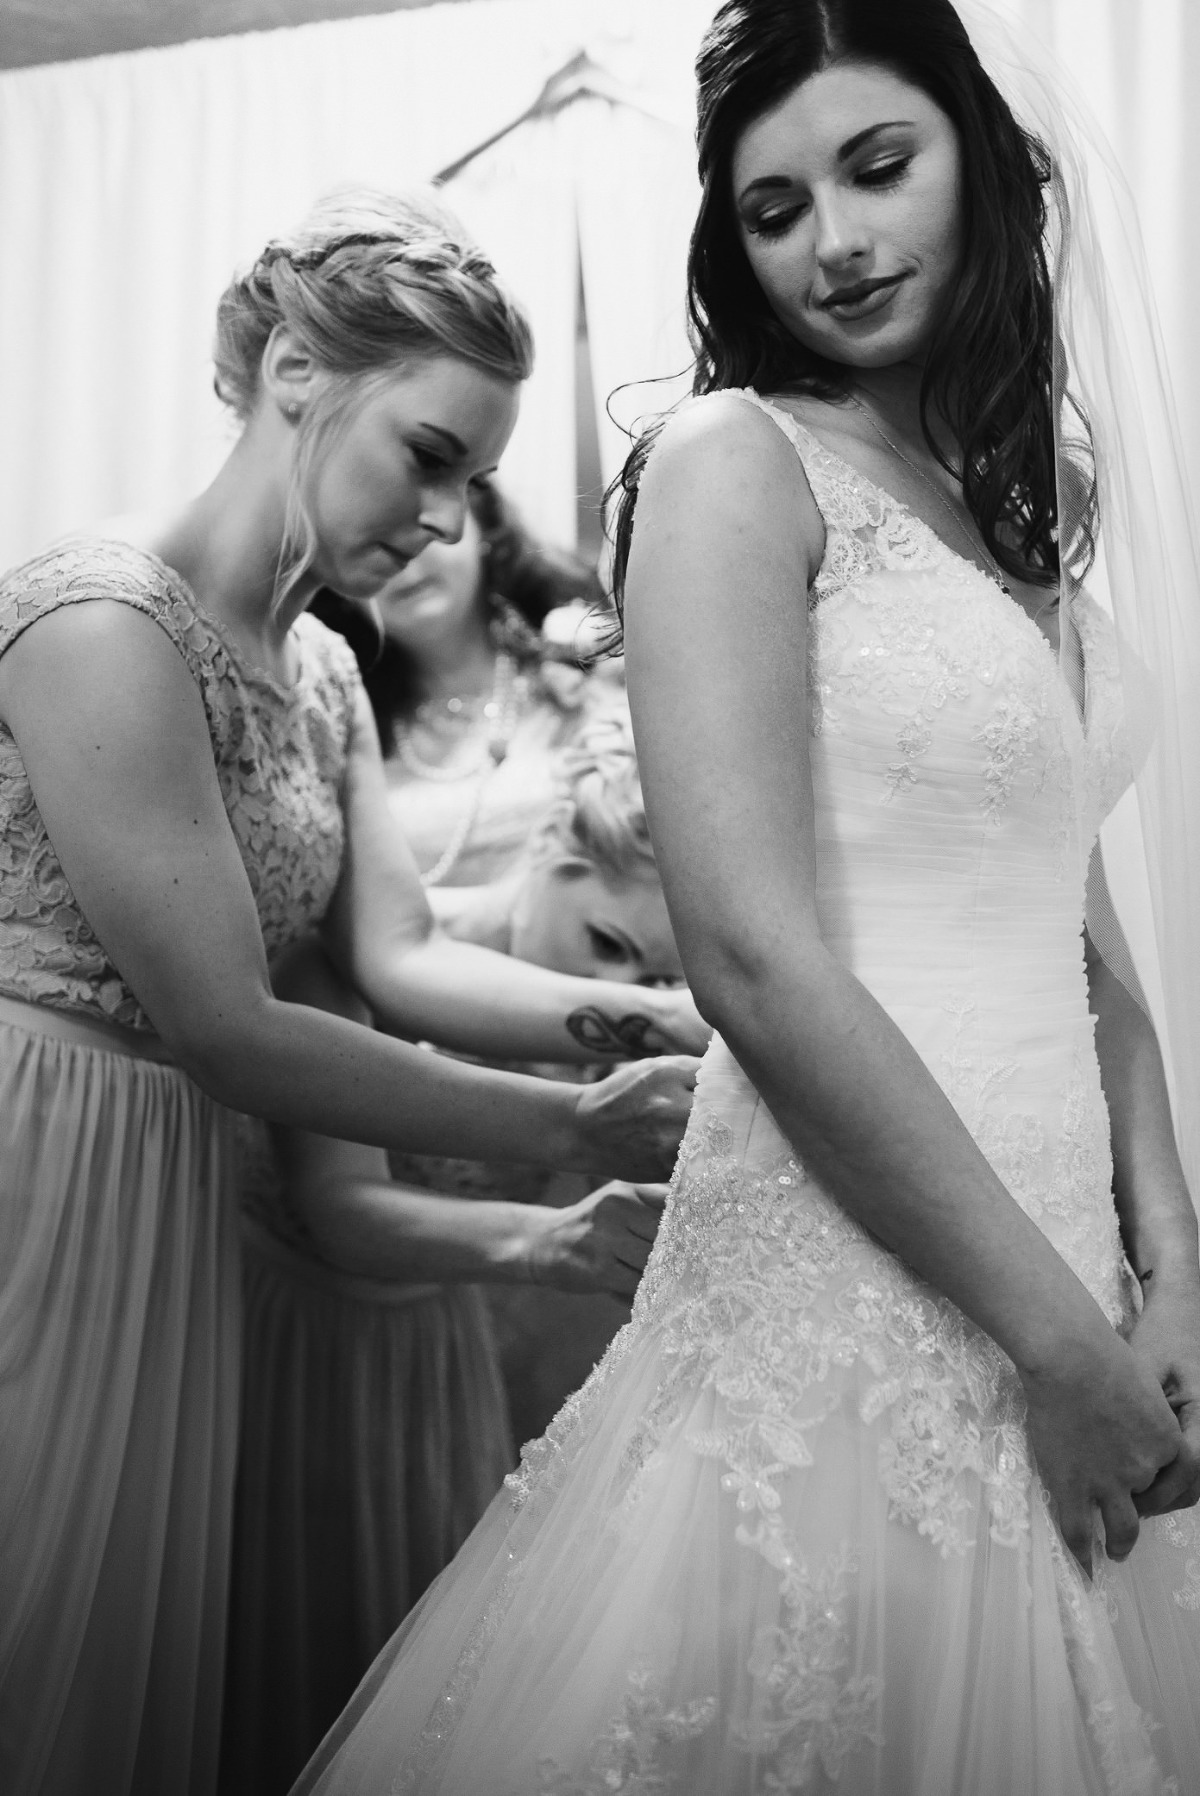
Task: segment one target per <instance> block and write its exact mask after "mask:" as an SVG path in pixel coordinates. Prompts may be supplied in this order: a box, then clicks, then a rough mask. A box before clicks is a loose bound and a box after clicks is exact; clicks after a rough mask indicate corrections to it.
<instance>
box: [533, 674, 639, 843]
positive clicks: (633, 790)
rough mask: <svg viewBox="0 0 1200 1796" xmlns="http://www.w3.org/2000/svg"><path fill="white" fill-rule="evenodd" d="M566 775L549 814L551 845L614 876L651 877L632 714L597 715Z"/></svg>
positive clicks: (570, 759)
mask: <svg viewBox="0 0 1200 1796" xmlns="http://www.w3.org/2000/svg"><path fill="white" fill-rule="evenodd" d="M563 771H564V780H565V786H566V790H565V792H564V794H563V796H562V798H561V799H560V800H559V801H558V803H557V805H556V806H555V808H554V810H553V812H552V813H551V817H550V819H549V824H548V828H547V832H546V843H547V846H548V847H550V848H551V849H552V850H558V851H560V852H566V853H568V854H577V855H579V856H580V857H581V858H582V859H583V860H586V861H590V862H591V863H592V864H593V866H595V867H596V868H597V869H598V871H599V872H601V873H603V874H608V875H609V876H610V877H615V878H619V879H627V878H637V877H641V878H643V879H646V878H650V877H652V876H653V875H654V873H655V864H654V850H653V848H652V847H651V844H650V830H649V826H648V825H647V823H646V807H645V804H644V802H643V799H642V786H641V780H640V779H639V777H638V764H637V753H636V750H635V749H634V745H633V730H632V727H631V725H630V721H629V715H628V712H626V711H625V710H624V709H618V708H614V709H612V710H606V711H603V712H600V713H599V714H598V715H597V716H595V717H594V718H593V719H592V720H591V721H590V722H589V723H588V724H587V725H586V727H585V728H584V729H583V730H582V731H581V733H580V735H579V737H578V739H577V740H576V742H575V744H574V746H573V748H572V749H571V751H570V753H569V754H568V756H567V758H566V762H565V765H564V770H563Z"/></svg>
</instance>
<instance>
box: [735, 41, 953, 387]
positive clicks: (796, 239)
mask: <svg viewBox="0 0 1200 1796" xmlns="http://www.w3.org/2000/svg"><path fill="white" fill-rule="evenodd" d="M960 160H961V159H960V151H959V143H958V135H957V133H956V131H955V129H954V126H953V125H952V124H951V122H950V120H949V119H948V118H947V117H946V114H945V113H944V112H942V110H941V109H940V107H938V106H936V105H935V104H934V102H933V101H932V100H931V99H930V98H929V97H928V95H927V94H924V93H923V92H922V91H921V90H920V88H916V87H913V86H911V85H910V84H909V83H908V82H907V81H903V80H901V78H900V77H899V76H898V75H895V74H893V73H892V71H891V70H890V69H887V68H884V67H882V66H881V65H878V64H874V63H835V64H834V65H833V66H832V67H831V68H828V69H825V70H823V71H822V72H821V73H820V74H818V75H813V76H812V77H810V79H809V80H807V81H804V82H802V83H801V84H800V86H799V87H797V88H794V89H793V91H792V92H791V93H790V94H789V95H788V96H787V98H786V99H784V100H782V101H781V102H780V103H779V104H778V105H777V106H775V107H773V108H772V109H771V110H770V111H769V112H766V113H764V114H763V115H762V116H761V117H760V118H758V119H756V120H755V121H754V122H753V124H751V125H749V126H747V128H746V130H745V131H744V132H743V134H742V136H741V138H740V139H739V141H738V144H737V148H736V150H735V151H734V156H733V162H732V171H731V172H732V179H733V197H734V205H735V209H736V215H737V219H738V223H739V226H740V230H741V236H742V242H743V244H744V246H745V250H746V255H747V257H748V258H749V261H750V266H751V268H752V269H753V271H754V273H755V275H756V277H757V279H758V281H759V284H760V285H761V287H762V289H763V292H764V293H765V294H766V296H767V299H768V300H769V301H770V304H771V308H772V310H773V311H774V312H775V313H776V315H777V316H778V318H779V319H780V320H781V322H782V323H783V324H785V325H786V326H787V328H788V330H789V331H791V333H792V334H793V336H795V337H796V338H797V339H798V341H799V342H801V343H803V344H804V346H805V347H806V348H808V349H811V350H813V351H814V352H815V353H816V354H818V355H821V356H824V357H826V358H827V359H828V360H830V361H835V362H841V363H845V364H847V365H848V366H850V367H852V368H880V367H887V366H889V365H891V364H892V363H896V362H904V361H910V360H917V361H919V360H920V358H921V356H922V354H923V352H924V349H925V347H926V345H927V343H928V340H929V336H930V333H931V330H932V327H933V324H934V322H935V320H936V318H937V315H938V312H939V310H940V308H941V307H942V305H943V304H944V302H945V299H946V297H947V294H948V292H949V291H950V289H951V288H952V287H953V284H954V282H955V280H956V279H957V277H958V270H959V263H960V247H961V226H960V220H961V209H962V208H961V197H960V193H961V180H960Z"/></svg>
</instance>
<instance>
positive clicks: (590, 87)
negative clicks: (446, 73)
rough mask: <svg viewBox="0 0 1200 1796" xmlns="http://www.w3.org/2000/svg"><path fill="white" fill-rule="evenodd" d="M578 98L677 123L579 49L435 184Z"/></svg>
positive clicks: (444, 170) (438, 184)
mask: <svg viewBox="0 0 1200 1796" xmlns="http://www.w3.org/2000/svg"><path fill="white" fill-rule="evenodd" d="M577 100H607V101H608V102H609V104H610V105H613V106H625V107H628V108H629V109H630V110H631V111H633V112H640V113H642V114H643V116H644V117H646V118H651V119H654V120H655V122H656V123H657V124H663V125H672V124H673V123H674V121H673V120H671V119H668V118H667V117H666V116H665V115H664V114H662V113H658V112H655V111H654V109H653V108H652V107H650V106H646V105H645V104H644V103H643V102H642V100H640V99H639V98H638V97H637V96H636V95H635V94H634V93H633V92H632V91H631V90H630V89H629V88H627V87H624V86H623V85H622V84H621V82H619V81H618V80H617V79H616V77H615V76H613V75H610V74H609V72H608V70H607V69H605V68H602V67H601V66H600V64H599V63H598V62H595V61H593V59H592V58H591V56H589V54H588V52H587V51H586V50H578V51H576V53H575V55H574V56H571V57H569V58H568V59H567V61H566V62H564V63H563V65H562V67H561V68H560V69H556V70H555V72H554V74H553V75H551V76H550V78H549V80H548V81H546V83H545V84H544V86H543V87H542V91H541V92H540V93H539V94H538V96H537V98H536V100H534V101H533V103H532V105H529V106H527V107H526V108H525V110H524V112H521V113H518V115H517V117H516V118H514V119H511V120H510V121H509V123H508V124H507V125H502V126H501V127H500V129H499V130H498V131H493V132H492V134H491V136H490V137H485V138H484V140H483V142H482V143H477V144H476V145H475V146H474V148H473V149H470V150H467V152H466V153H465V155H462V156H459V157H458V158H457V160H456V161H454V162H451V163H448V164H447V166H446V167H445V168H442V169H439V170H438V172H437V174H436V175H434V176H433V178H432V183H431V184H432V185H433V186H434V187H443V186H444V185H445V184H446V182H447V181H452V180H453V179H454V177H455V175H458V174H461V173H462V171H463V169H464V168H466V167H468V166H469V164H470V163H472V162H474V161H475V160H476V158H477V157H479V156H482V155H483V154H484V152H485V151H487V150H490V149H491V148H492V147H493V146H494V145H495V144H498V143H500V142H501V141H502V140H503V139H504V138H506V137H510V136H511V135H512V133H513V132H514V131H519V130H520V128H521V126H522V125H527V124H530V123H531V122H532V121H533V120H534V119H541V118H553V117H554V116H555V115H556V114H557V113H559V112H562V111H564V110H565V109H566V108H567V107H568V106H573V105H574V104H575V102H576V101H577Z"/></svg>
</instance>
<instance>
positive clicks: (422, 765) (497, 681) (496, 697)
mask: <svg viewBox="0 0 1200 1796" xmlns="http://www.w3.org/2000/svg"><path fill="white" fill-rule="evenodd" d="M524 685H525V682H524V681H523V680H522V679H521V678H520V676H519V675H518V674H517V667H516V662H515V661H514V660H513V658H512V656H511V655H510V654H508V653H507V652H506V651H505V650H504V649H501V650H500V651H499V653H498V654H497V656H496V667H495V673H494V675H493V677H492V692H491V697H490V698H489V699H488V700H487V701H486V703H485V704H484V706H483V709H482V710H481V712H480V713H479V718H478V722H479V723H482V724H483V725H484V726H485V727H484V728H483V729H482V730H477V729H473V730H472V739H474V740H475V741H476V743H477V752H476V754H475V755H474V756H472V757H471V758H470V759H469V760H467V761H463V760H461V759H459V760H455V761H453V762H452V763H451V764H450V765H449V766H447V765H446V764H445V763H442V762H437V761H427V760H425V758H424V756H423V755H420V754H418V753H417V750H416V749H415V748H414V747H413V744H412V735H411V726H410V729H409V730H406V731H405V732H404V734H403V735H402V736H401V737H400V738H399V740H398V742H397V744H396V748H397V753H398V755H399V758H400V761H401V764H402V765H403V766H404V767H405V768H406V769H407V770H408V772H409V773H412V774H414V775H415V776H416V777H417V778H418V779H423V780H433V781H439V782H443V783H445V784H451V783H455V784H457V783H458V782H460V781H462V780H465V779H471V778H472V777H473V778H474V780H475V788H474V790H473V792H472V793H471V799H470V803H469V804H468V805H467V808H466V810H465V811H464V812H463V814H462V816H461V817H460V818H459V821H458V823H457V825H456V826H455V829H454V832H453V834H452V835H451V837H450V840H449V841H448V842H447V843H446V846H445V848H443V850H442V852H441V854H439V856H438V858H437V860H436V861H435V862H434V863H433V865H432V867H428V868H427V869H426V870H425V872H424V873H422V875H421V884H422V885H423V886H436V885H440V884H441V883H442V881H443V880H444V879H445V878H446V875H447V874H448V873H449V872H450V870H451V868H452V867H453V866H454V865H455V863H456V862H457V861H458V858H459V856H460V855H461V854H462V851H463V849H464V848H465V847H466V845H467V843H468V841H469V840H470V838H471V832H472V831H473V830H474V828H475V825H476V823H477V822H478V821H479V813H480V810H481V809H482V806H483V795H484V793H485V791H486V790H487V785H488V781H489V779H490V777H491V775H492V774H493V773H494V772H495V771H496V769H497V768H498V767H499V766H500V765H501V764H502V763H503V762H504V761H505V759H506V758H507V756H508V750H509V744H510V743H511V741H512V736H513V731H514V730H515V728H516V724H517V718H518V716H519V714H520V709H521V702H522V699H523V696H524ZM444 704H445V709H446V710H447V712H448V713H449V715H450V716H451V717H458V716H461V715H462V713H463V711H464V709H465V706H466V701H465V700H464V699H462V698H451V699H446V700H445V701H444ZM432 715H436V713H435V712H432V711H431V709H430V708H429V707H428V706H426V705H422V706H421V707H420V708H419V710H418V711H417V713H416V716H415V717H414V719H413V722H414V723H415V722H417V721H418V720H419V721H422V722H424V721H426V719H428V718H430V717H431V716H432ZM472 721H473V723H474V721H475V720H474V719H473V720H472Z"/></svg>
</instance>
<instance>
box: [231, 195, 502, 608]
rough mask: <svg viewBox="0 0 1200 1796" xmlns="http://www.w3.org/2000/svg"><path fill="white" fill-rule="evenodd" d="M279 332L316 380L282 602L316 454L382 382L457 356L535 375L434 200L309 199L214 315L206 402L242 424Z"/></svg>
mask: <svg viewBox="0 0 1200 1796" xmlns="http://www.w3.org/2000/svg"><path fill="white" fill-rule="evenodd" d="M279 325H285V326H286V327H287V329H288V330H289V331H290V332H291V333H292V335H293V337H294V338H295V340H296V342H297V343H298V344H300V345H301V346H302V347H303V348H304V349H306V350H307V351H308V353H309V354H310V355H311V356H312V357H313V360H314V361H315V362H316V363H317V365H318V366H319V367H320V368H322V369H323V370H325V371H326V373H327V375H328V379H327V380H326V381H325V382H324V383H323V385H322V387H321V389H320V391H319V393H318V394H317V396H316V398H315V400H314V401H313V403H312V404H310V405H309V406H308V407H307V408H306V410H305V412H304V414H303V416H302V418H301V420H300V423H299V426H298V430H299V440H298V443H297V453H296V459H295V467H294V473H293V479H292V487H291V491H290V493H289V501H288V514H287V522H286V526H285V534H284V546H283V553H282V556H281V572H280V580H279V588H280V592H281V593H282V592H286V591H287V590H288V589H289V588H290V587H291V586H293V585H294V584H295V582H296V581H297V580H298V579H299V578H300V575H301V574H302V573H303V572H304V570H305V569H306V568H307V567H308V566H309V565H310V563H311V561H312V558H313V555H314V553H315V550H316V542H315V537H314V533H313V528H312V524H311V521H310V520H309V517H308V514H307V511H306V509H305V505H304V492H305V489H306V486H307V483H308V479H309V476H310V474H311V470H312V468H313V465H314V461H315V459H316V456H317V453H318V450H319V449H320V448H321V447H322V446H327V445H328V444H329V442H330V441H331V439H332V437H333V435H334V433H335V432H336V429H337V427H338V425H339V424H340V423H343V422H344V421H345V420H346V419H347V417H348V416H349V415H350V414H351V413H352V412H353V410H354V407H355V405H356V404H357V403H360V402H361V400H362V399H363V398H364V397H366V395H367V393H368V392H369V391H371V390H373V388H374V386H375V385H376V384H377V383H379V382H383V381H386V380H388V379H390V378H393V377H394V376H395V375H396V374H397V373H398V372H400V371H401V370H402V369H403V368H404V367H405V366H406V365H407V364H409V363H411V362H412V361H413V360H414V359H419V358H428V357H433V356H447V355H448V356H454V357H455V358H457V359H458V360H459V361H463V362H467V363H470V364H471V365H472V366H473V367H476V368H479V369H482V370H483V372H484V373H486V374H490V375H492V376H494V377H496V378H497V379H500V380H505V381H512V382H514V383H515V382H518V381H522V380H525V379H527V378H528V376H529V374H530V372H531V371H532V368H533V338H532V335H531V333H530V329H529V324H528V321H527V320H526V318H525V315H524V313H523V312H522V310H521V308H520V306H519V305H518V304H517V302H516V300H515V299H514V298H513V297H512V295H511V294H510V293H509V292H508V290H507V289H506V287H505V286H504V284H503V282H502V281H501V280H500V278H499V276H498V275H497V273H496V271H495V269H494V268H493V266H492V264H491V262H489V261H488V259H487V257H486V256H485V255H484V253H483V251H482V250H481V249H480V248H479V246H478V245H477V244H476V243H475V242H474V240H473V239H472V238H471V237H470V235H469V234H468V233H467V231H466V230H465V228H464V227H463V225H462V224H460V222H459V220H458V219H457V218H456V217H455V215H454V214H453V213H452V212H451V211H450V210H449V208H448V207H446V206H444V205H443V204H442V203H441V201H440V200H437V199H435V198H434V197H433V196H432V195H429V194H425V193H406V194H388V193H382V192H377V191H375V190H373V189H370V188H355V189H347V190H344V191H341V192H338V193H334V194H331V195H330V196H329V197H328V198H326V199H324V200H322V201H320V202H319V203H318V204H317V206H316V207H315V208H314V209H313V211H312V212H311V213H310V214H309V216H308V217H307V218H306V219H305V220H304V222H303V223H302V224H301V225H300V227H299V228H298V229H297V230H296V231H295V232H294V233H293V234H292V235H291V236H289V237H279V238H275V239H273V240H272V242H270V243H268V244H267V246H266V248H265V249H264V250H263V251H262V253H261V254H260V255H259V257H258V258H257V260H256V261H255V262H254V264H253V265H252V267H250V268H249V269H247V270H246V272H245V273H244V274H242V275H240V276H238V277H237V278H236V279H235V280H233V281H231V282H230V284H229V286H228V287H227V288H226V289H225V291H224V293H223V294H222V295H221V298H220V301H219V303H218V305H217V328H216V342H215V345H214V350H213V361H214V365H215V379H214V385H215V387H216V391H217V396H218V397H219V398H220V399H221V400H222V401H223V402H224V403H225V404H226V405H228V406H229V408H230V409H231V410H232V412H233V413H234V415H235V416H236V417H237V418H239V419H240V420H242V421H243V422H245V421H246V420H247V419H248V418H249V417H250V415H251V413H252V412H253V410H254V407H255V405H256V404H257V402H258V398H259V394H260V391H261V383H262V359H263V352H264V351H265V349H266V347H267V343H268V341H269V340H270V337H271V333H272V331H274V330H275V329H276V327H277V326H279Z"/></svg>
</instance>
